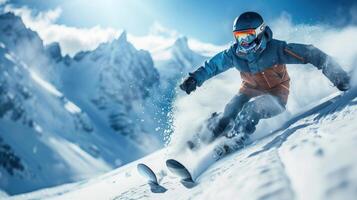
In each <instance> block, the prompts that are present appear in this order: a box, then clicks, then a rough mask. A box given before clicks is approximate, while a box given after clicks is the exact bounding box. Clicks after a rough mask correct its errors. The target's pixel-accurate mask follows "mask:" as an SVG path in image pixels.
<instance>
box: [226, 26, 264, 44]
mask: <svg viewBox="0 0 357 200" xmlns="http://www.w3.org/2000/svg"><path fill="white" fill-rule="evenodd" d="M265 27H266V25H265V24H264V23H262V24H261V25H260V26H259V27H257V28H256V29H247V30H241V31H234V32H233V35H234V38H235V39H236V40H237V42H238V44H240V45H242V46H248V45H249V44H251V43H252V42H253V41H254V40H255V39H256V38H257V37H258V35H259V34H261V33H262V32H263V31H264V29H265Z"/></svg>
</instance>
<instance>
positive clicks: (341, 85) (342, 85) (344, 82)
mask: <svg viewBox="0 0 357 200" xmlns="http://www.w3.org/2000/svg"><path fill="white" fill-rule="evenodd" d="M336 87H337V89H339V90H340V91H346V90H348V89H350V77H349V76H345V77H344V78H343V79H341V80H339V81H338V83H337V84H336Z"/></svg>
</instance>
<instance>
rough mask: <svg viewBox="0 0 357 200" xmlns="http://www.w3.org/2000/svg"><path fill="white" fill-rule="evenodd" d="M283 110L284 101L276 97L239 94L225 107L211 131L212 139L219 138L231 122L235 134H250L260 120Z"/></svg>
mask: <svg viewBox="0 0 357 200" xmlns="http://www.w3.org/2000/svg"><path fill="white" fill-rule="evenodd" d="M284 110H285V103H284V101H281V100H280V99H279V98H278V97H276V96H272V95H269V94H264V95H260V96H257V97H254V98H250V97H248V96H247V95H245V94H243V93H239V94H237V95H235V96H234V97H233V98H232V99H231V101H230V102H229V103H228V104H227V105H226V107H225V109H224V112H223V115H222V117H221V118H220V120H219V121H218V123H217V125H216V127H215V128H214V129H213V134H214V137H218V136H220V135H221V134H222V133H223V132H224V130H225V129H226V127H227V125H228V124H230V123H231V122H232V121H233V122H234V130H235V132H238V133H245V134H252V133H253V132H254V131H255V127H256V125H257V124H258V122H259V120H260V119H266V118H270V117H273V116H276V115H278V114H280V113H282V112H283V111H284Z"/></svg>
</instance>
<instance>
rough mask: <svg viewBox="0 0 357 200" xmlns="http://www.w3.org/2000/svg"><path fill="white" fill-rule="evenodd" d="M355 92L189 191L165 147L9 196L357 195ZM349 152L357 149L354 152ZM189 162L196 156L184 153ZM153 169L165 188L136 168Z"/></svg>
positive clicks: (217, 167)
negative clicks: (80, 177) (153, 185)
mask: <svg viewBox="0 0 357 200" xmlns="http://www.w3.org/2000/svg"><path fill="white" fill-rule="evenodd" d="M356 117H357V89H352V90H351V91H348V92H346V93H344V94H341V95H340V94H335V95H333V96H332V97H330V99H327V100H326V99H325V100H323V101H321V102H319V103H316V104H315V105H312V106H309V107H308V108H306V109H305V111H303V112H301V113H300V114H297V115H294V116H293V117H292V118H291V119H289V120H288V121H287V122H286V123H285V124H284V125H283V126H282V127H281V128H280V129H278V130H277V131H275V132H273V133H272V134H270V135H268V136H266V137H264V138H261V139H258V140H256V141H254V142H253V143H252V144H251V145H249V146H247V147H246V148H245V149H243V150H241V151H239V152H236V153H233V154H231V155H229V156H227V157H225V158H223V159H221V160H220V161H218V162H217V163H215V164H214V165H213V166H211V167H210V168H209V169H208V170H207V171H206V172H204V173H203V174H202V175H201V176H200V177H199V178H198V182H199V185H198V186H196V187H194V188H193V189H191V190H188V189H186V188H184V187H183V186H182V185H181V184H180V183H179V180H178V179H177V178H176V177H174V176H173V175H172V174H170V173H169V172H167V170H166V169H165V167H164V160H165V159H166V158H167V157H168V153H169V152H171V149H170V148H172V147H169V148H167V149H163V150H160V151H158V152H156V153H154V154H151V155H149V156H147V157H145V158H143V159H141V160H138V161H135V162H133V163H130V164H128V165H125V166H123V167H121V168H118V169H116V170H114V171H112V172H110V173H107V174H105V175H102V176H99V177H97V178H94V179H91V180H88V181H82V182H78V183H75V184H71V185H63V186H61V187H57V188H50V189H45V190H40V191H37V192H34V193H30V194H25V195H20V196H15V197H12V198H10V199H34V198H36V199H37V198H40V199H232V198H234V199H346V200H348V199H351V200H352V199H356V198H357V160H356V158H355V155H354V154H353V153H352V152H356V150H357V132H356V131H355V130H356V128H357V125H356V123H355V122H356V120H357V118H356ZM351 153H352V154H351ZM183 156H184V157H186V159H187V163H190V159H194V158H195V157H191V156H189V155H188V154H186V155H183ZM139 162H143V163H146V164H147V165H149V166H151V167H152V168H153V169H154V171H155V172H156V173H157V174H158V176H159V179H160V183H161V184H162V185H163V186H164V187H165V188H167V189H168V191H167V192H165V193H162V194H153V193H151V192H150V189H149V186H148V184H146V183H145V180H144V179H143V178H142V177H141V176H140V175H139V174H138V172H137V171H136V164H137V163H139Z"/></svg>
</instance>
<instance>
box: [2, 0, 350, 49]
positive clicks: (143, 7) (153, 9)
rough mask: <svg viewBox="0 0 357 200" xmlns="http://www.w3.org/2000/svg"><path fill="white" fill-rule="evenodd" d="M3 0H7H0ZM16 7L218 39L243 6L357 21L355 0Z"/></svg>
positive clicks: (46, 1) (78, 22)
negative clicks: (156, 24) (155, 27)
mask: <svg viewBox="0 0 357 200" xmlns="http://www.w3.org/2000/svg"><path fill="white" fill-rule="evenodd" d="M0 1H4V0H0ZM7 3H9V4H12V5H13V6H14V7H24V6H26V7H28V8H29V9H31V10H33V11H34V12H35V13H36V12H43V11H46V10H49V9H56V8H57V9H60V10H61V15H60V16H59V17H58V19H57V21H56V23H58V24H63V25H66V26H71V27H78V28H90V27H94V26H98V25H99V26H101V27H104V28H105V27H110V28H115V29H120V30H127V31H128V32H129V33H131V34H134V35H137V36H143V35H147V34H148V33H149V32H150V28H151V27H152V26H153V25H154V24H155V23H158V24H161V25H162V26H164V27H167V28H168V29H172V30H175V31H177V32H178V33H180V34H182V35H185V36H188V37H190V38H196V39H199V40H200V41H202V42H206V43H211V44H215V45H223V44H227V43H228V42H229V41H230V40H231V39H232V35H231V27H232V22H233V20H234V18H235V17H236V16H238V15H239V14H240V13H242V12H244V11H257V12H259V13H261V15H262V16H263V17H264V18H265V20H266V22H267V23H268V24H269V22H270V21H272V20H273V19H276V18H278V17H279V16H281V15H284V14H288V15H289V16H290V17H291V20H292V22H294V23H298V24H299V23H304V24H310V25H313V24H321V23H322V24H327V25H331V26H338V27H344V26H347V25H350V24H357V17H356V15H357V14H356V13H357V3H355V1H353V0H339V1H335V0H314V1H311V0H296V1H289V0H269V1H268V0H250V1H246V0H226V1H221V0H210V1H208V0H194V1H193V0H63V1H60V0H7Z"/></svg>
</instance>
